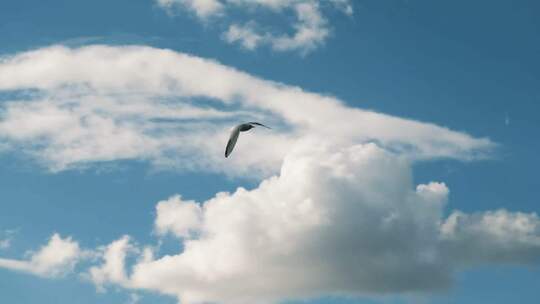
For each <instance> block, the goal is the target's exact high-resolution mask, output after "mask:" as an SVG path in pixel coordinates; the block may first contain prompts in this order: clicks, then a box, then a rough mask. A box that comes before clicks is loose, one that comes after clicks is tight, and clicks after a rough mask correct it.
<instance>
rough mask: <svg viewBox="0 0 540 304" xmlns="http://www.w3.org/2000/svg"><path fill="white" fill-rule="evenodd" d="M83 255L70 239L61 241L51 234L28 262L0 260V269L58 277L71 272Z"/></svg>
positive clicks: (32, 253)
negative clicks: (46, 242)
mask: <svg viewBox="0 0 540 304" xmlns="http://www.w3.org/2000/svg"><path fill="white" fill-rule="evenodd" d="M85 254H86V253H84V252H83V251H81V249H80V248H79V244H78V243H77V242H76V241H73V240H72V239H71V238H70V237H67V238H65V239H63V238H62V237H61V236H60V235H58V234H53V235H52V236H51V238H50V240H49V242H48V244H47V245H45V246H43V247H41V249H39V250H38V251H37V252H31V253H30V258H29V259H28V260H12V259H4V258H0V267H2V268H7V269H11V270H17V271H23V272H28V273H32V274H35V275H38V276H43V277H58V276H62V275H65V274H66V273H69V272H71V271H72V270H73V268H74V267H75V264H76V263H77V262H78V261H79V260H80V259H81V258H82V257H84V255H85Z"/></svg>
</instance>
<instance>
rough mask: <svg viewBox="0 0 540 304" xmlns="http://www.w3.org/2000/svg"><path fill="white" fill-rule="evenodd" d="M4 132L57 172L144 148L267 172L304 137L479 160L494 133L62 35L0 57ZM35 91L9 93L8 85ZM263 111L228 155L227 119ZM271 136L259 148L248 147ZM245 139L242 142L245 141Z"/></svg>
mask: <svg viewBox="0 0 540 304" xmlns="http://www.w3.org/2000/svg"><path fill="white" fill-rule="evenodd" d="M2 91H3V92H6V94H7V95H6V96H7V97H5V101H4V102H3V103H2V105H1V106H0V108H1V113H0V137H1V138H2V139H3V141H4V143H5V144H6V145H7V146H8V147H11V149H18V150H19V151H23V152H24V153H26V155H28V156H30V157H32V158H33V159H35V160H36V161H38V162H39V163H41V164H42V165H43V166H45V167H47V168H49V169H50V170H52V171H61V170H66V169H70V168H74V167H77V168H78V167H81V166H88V165H91V164H93V163H99V162H103V161H115V160H122V159H137V160H143V161H147V162H149V163H151V164H153V165H154V166H156V167H162V168H163V167H167V168H169V169H179V170H205V171H210V172H221V173H226V174H229V175H237V176H238V175H243V176H257V175H258V176H260V175H268V174H272V173H275V172H277V171H278V170H279V168H280V166H281V162H282V160H283V158H284V156H285V155H286V154H287V153H288V151H289V149H290V147H291V146H292V144H293V143H294V142H295V141H296V140H298V139H299V138H305V137H314V138H324V140H325V141H331V142H333V144H335V145H349V144H350V143H351V142H356V143H362V142H369V141H372V142H377V143H378V144H379V145H381V146H382V147H385V148H387V149H390V150H393V151H397V152H399V153H401V154H402V155H404V156H407V157H411V158H414V159H423V158H424V159H425V158H428V159H429V158H440V157H449V158H456V159H474V158H478V157H483V156H485V155H486V154H489V153H490V151H491V149H492V148H493V147H494V143H493V142H491V141H490V140H489V139H487V138H475V137H472V136H470V135H468V134H465V133H463V132H455V131H451V130H449V129H447V128H444V127H440V126H436V125H434V124H430V123H422V122H417V121H414V120H407V119H402V118H398V117H393V116H389V115H385V114H380V113H376V112H372V111H366V110H361V109H357V108H351V107H348V106H347V105H346V104H345V103H344V102H343V101H341V100H338V99H336V98H334V97H331V96H326V95H321V94H315V93H311V92H306V91H304V90H302V89H301V88H298V87H292V86H287V85H285V84H281V83H277V82H272V81H267V80H263V79H260V78H257V77H254V76H252V75H249V74H247V73H244V72H241V71H238V70H236V69H234V68H231V67H227V66H224V65H221V64H219V63H217V62H215V61H212V60H207V59H202V58H198V57H194V56H191V55H186V54H182V53H177V52H173V51H170V50H162V49H156V48H151V47H143V46H129V47H120V46H115V47H112V46H105V45H95V46H87V47H80V48H67V47H63V46H53V47H48V48H43V49H38V50H35V51H30V52H24V53H21V54H17V55H15V56H8V57H4V58H3V59H2V60H1V61H0V92H2ZM13 91H18V92H32V93H31V94H20V95H17V96H15V97H10V95H9V92H13ZM245 120H263V121H265V122H267V123H268V124H271V125H273V126H274V127H275V129H274V130H273V131H272V132H263V131H257V130H256V131H255V132H256V133H257V134H256V136H253V135H252V134H246V135H245V136H243V137H242V140H241V142H240V143H239V147H238V149H237V150H236V151H235V153H234V155H233V157H232V158H231V159H228V160H227V162H225V161H223V149H224V143H226V141H227V137H228V128H230V127H231V126H232V125H234V124H236V123H238V122H240V121H245ZM250 146H253V147H255V146H256V147H269V146H271V147H272V149H264V148H261V149H257V153H254V152H253V151H252V149H248V148H247V147H250ZM242 147H243V148H242Z"/></svg>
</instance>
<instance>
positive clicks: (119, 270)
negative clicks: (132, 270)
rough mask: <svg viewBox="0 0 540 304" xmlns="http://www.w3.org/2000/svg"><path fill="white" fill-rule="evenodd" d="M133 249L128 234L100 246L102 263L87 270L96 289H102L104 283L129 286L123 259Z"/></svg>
mask: <svg viewBox="0 0 540 304" xmlns="http://www.w3.org/2000/svg"><path fill="white" fill-rule="evenodd" d="M133 250H134V247H133V246H132V245H130V244H129V237H128V236H123V237H122V238H120V239H119V240H117V241H115V242H112V243H111V244H110V245H109V246H107V247H103V248H100V251H101V252H102V254H101V255H102V259H103V264H102V265H101V266H99V267H98V266H94V267H91V268H90V269H89V271H88V276H89V278H90V280H91V281H92V282H93V283H94V284H96V286H97V287H98V290H100V291H104V285H105V284H107V283H114V284H118V285H121V286H125V287H128V286H129V282H128V279H127V275H126V272H125V268H126V266H125V260H126V256H127V254H128V253H129V252H130V251H133Z"/></svg>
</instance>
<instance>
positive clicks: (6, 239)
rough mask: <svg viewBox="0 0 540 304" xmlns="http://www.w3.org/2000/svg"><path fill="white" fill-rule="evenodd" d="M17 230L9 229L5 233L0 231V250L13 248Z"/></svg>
mask: <svg viewBox="0 0 540 304" xmlns="http://www.w3.org/2000/svg"><path fill="white" fill-rule="evenodd" d="M16 232H17V230H12V229H8V230H5V231H3V232H2V231H0V250H4V249H8V248H9V247H11V242H12V241H13V236H14V235H15V233H16Z"/></svg>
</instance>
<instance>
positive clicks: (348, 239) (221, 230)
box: [101, 140, 540, 303]
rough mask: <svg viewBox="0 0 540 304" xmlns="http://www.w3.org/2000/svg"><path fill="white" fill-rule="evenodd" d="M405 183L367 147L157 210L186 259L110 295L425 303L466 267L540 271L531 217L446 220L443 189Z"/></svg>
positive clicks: (158, 260)
mask: <svg viewBox="0 0 540 304" xmlns="http://www.w3.org/2000/svg"><path fill="white" fill-rule="evenodd" d="M318 144H319V145H318ZM412 180H413V179H412V172H411V166H410V162H409V161H408V160H407V159H406V158H403V157H401V156H399V155H396V154H393V153H391V152H388V151H385V150H384V149H381V148H380V147H378V146H377V145H375V144H361V145H352V146H346V147H339V148H334V147H329V146H324V145H320V142H315V141H309V140H308V141H306V142H302V143H301V144H299V145H298V146H296V147H295V149H293V151H292V152H291V153H290V154H289V155H287V157H286V158H285V160H284V163H283V166H282V168H281V171H280V174H279V175H276V176H274V177H271V178H268V179H266V180H264V181H263V182H262V183H261V184H260V185H259V186H258V187H256V188H255V189H252V190H246V189H243V188H239V189H238V190H236V191H235V192H234V193H218V194H216V196H215V197H214V198H212V199H210V200H208V201H206V202H204V203H202V204H197V203H196V202H193V201H186V200H182V199H181V198H180V197H179V196H174V197H171V199H170V200H168V201H162V202H160V203H159V204H158V205H157V209H156V211H157V216H156V222H155V224H156V229H157V230H158V231H160V234H165V233H170V234H172V235H174V236H176V237H178V239H179V241H181V242H182V243H183V250H182V251H181V252H179V253H178V254H175V255H164V256H159V255H158V254H156V256H154V254H148V253H147V254H146V255H145V256H146V257H145V258H144V259H141V260H140V262H138V263H136V264H135V265H134V266H133V267H132V268H131V269H130V271H129V272H130V273H131V275H130V276H129V278H123V279H122V280H121V281H115V280H111V281H109V282H108V283H110V284H120V285H122V286H124V287H128V288H136V289H137V288H140V289H150V290H154V291H158V292H161V293H166V294H170V295H174V296H177V297H178V298H179V299H180V301H181V302H182V303H208V302H217V303H266V302H268V303H270V302H277V301H280V300H283V299H290V298H309V297H317V296H322V295H329V294H334V295H370V296H373V295H381V294H389V293H390V294H400V293H411V292H428V293H429V292H433V291H438V290H443V289H446V288H448V287H449V286H450V284H451V282H452V277H453V275H454V273H455V272H456V271H459V270H462V269H464V268H465V267H474V266H478V265H482V264H490V263H491V264H493V263H497V264H501V263H514V264H515V263H518V264H530V263H535V262H537V261H538V260H539V258H540V242H539V241H540V230H539V227H540V220H539V219H538V217H537V216H536V215H535V214H521V213H511V212H508V211H504V210H499V211H495V212H491V211H490V212H485V213H478V214H473V215H470V214H465V213H461V212H454V213H452V214H451V215H450V216H449V217H445V215H444V209H445V205H446V203H447V200H448V195H449V189H448V188H447V187H446V185H445V184H444V183H439V182H431V183H428V184H421V185H416V186H415V185H413V181H412ZM171 218H175V219H177V220H178V221H170V220H167V219H171ZM188 232H190V233H188ZM156 253H157V252H156ZM105 260H106V261H107V259H105ZM107 263H108V262H105V264H104V265H107ZM101 283H102V282H101Z"/></svg>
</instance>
